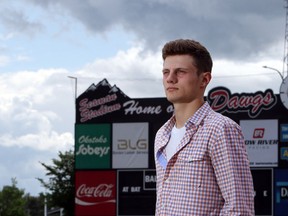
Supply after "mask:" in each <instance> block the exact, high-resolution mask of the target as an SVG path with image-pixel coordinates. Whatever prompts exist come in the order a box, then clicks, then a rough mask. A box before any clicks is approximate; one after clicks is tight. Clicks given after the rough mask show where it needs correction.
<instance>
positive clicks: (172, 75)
mask: <svg viewBox="0 0 288 216" xmlns="http://www.w3.org/2000/svg"><path fill="white" fill-rule="evenodd" d="M166 80H167V82H169V83H174V82H175V81H176V74H175V73H174V72H170V73H169V75H168V76H167V79H166Z"/></svg>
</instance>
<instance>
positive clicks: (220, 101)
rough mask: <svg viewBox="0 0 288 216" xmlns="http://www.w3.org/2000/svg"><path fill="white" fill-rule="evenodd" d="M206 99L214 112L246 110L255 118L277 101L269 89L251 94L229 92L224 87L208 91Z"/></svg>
mask: <svg viewBox="0 0 288 216" xmlns="http://www.w3.org/2000/svg"><path fill="white" fill-rule="evenodd" d="M207 100H208V102H209V103H210V105H211V108H212V109H213V110H215V111H216V112H220V113H221V112H228V113H237V112H247V113H248V115H249V117H251V118H256V117H257V116H258V115H259V114H260V113H261V111H262V110H267V109H271V108H272V107H273V106H274V105H275V104H276V103H277V98H276V96H275V95H274V94H273V91H272V90H271V89H268V90H266V91H265V92H260V91H258V92H256V93H251V94H249V93H241V94H238V93H236V94H231V92H230V90H229V89H227V88H225V87H217V88H214V89H212V90H211V91H209V93H208V96H207Z"/></svg>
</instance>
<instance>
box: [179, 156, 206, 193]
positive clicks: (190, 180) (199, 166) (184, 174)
mask: <svg viewBox="0 0 288 216" xmlns="http://www.w3.org/2000/svg"><path fill="white" fill-rule="evenodd" d="M205 163H206V162H205V157H204V154H192V155H186V154H179V155H178V165H179V167H178V168H179V176H181V181H183V182H184V183H185V185H186V186H189V187H192V188H200V187H201V186H202V181H203V176H204V172H205V171H204V169H205V168H204V167H205Z"/></svg>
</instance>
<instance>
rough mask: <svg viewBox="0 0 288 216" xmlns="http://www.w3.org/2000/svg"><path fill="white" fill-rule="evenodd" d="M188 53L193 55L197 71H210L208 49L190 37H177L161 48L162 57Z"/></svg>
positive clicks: (210, 62) (211, 64)
mask: <svg viewBox="0 0 288 216" xmlns="http://www.w3.org/2000/svg"><path fill="white" fill-rule="evenodd" d="M186 54H188V55H190V56H192V57H193V59H194V62H195V64H196V65H195V66H196V67H197V69H198V72H199V73H202V72H211V71H212V66H213V62H212V58H211V56H210V53H209V52H208V50H207V49H206V48H205V47H204V46H203V45H201V44H200V43H199V42H197V41H194V40H190V39H177V40H173V41H170V42H168V43H166V44H165V45H164V47H163V49H162V58H163V60H165V59H166V57H167V56H172V55H186Z"/></svg>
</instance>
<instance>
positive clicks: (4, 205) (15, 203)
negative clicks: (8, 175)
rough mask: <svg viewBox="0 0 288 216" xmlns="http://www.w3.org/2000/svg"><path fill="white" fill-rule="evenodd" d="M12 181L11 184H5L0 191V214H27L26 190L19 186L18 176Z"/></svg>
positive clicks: (17, 215) (9, 215)
mask: <svg viewBox="0 0 288 216" xmlns="http://www.w3.org/2000/svg"><path fill="white" fill-rule="evenodd" d="M11 181H12V185H11V186H4V187H3V189H2V191H0V215H5V216H27V213H26V209H25V206H26V200H25V198H24V190H21V189H18V188H17V186H16V185H17V181H16V178H12V180H11Z"/></svg>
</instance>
